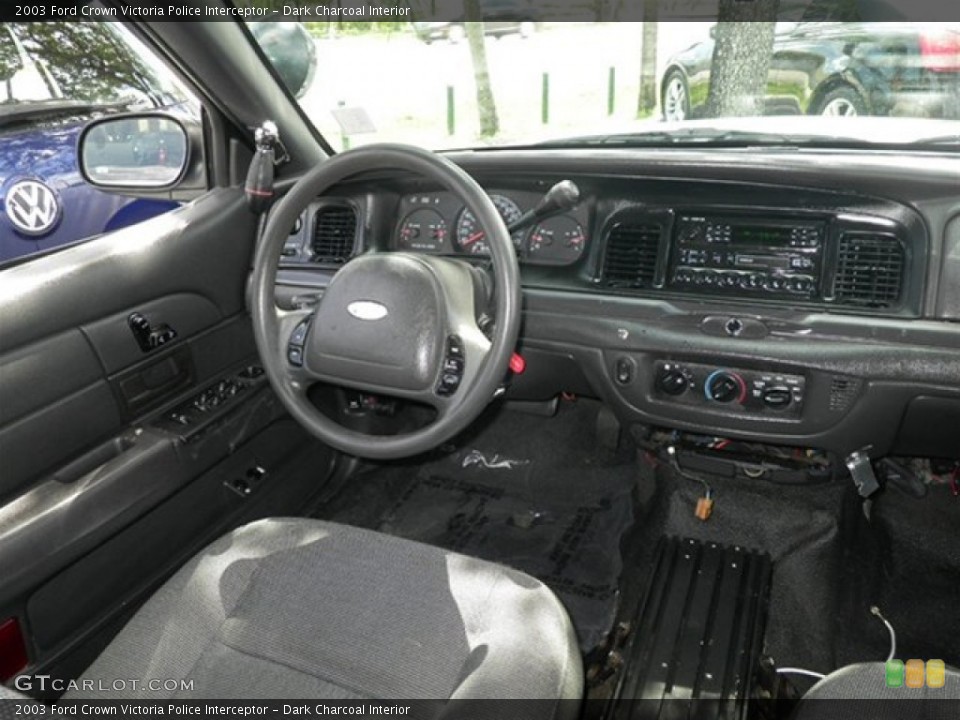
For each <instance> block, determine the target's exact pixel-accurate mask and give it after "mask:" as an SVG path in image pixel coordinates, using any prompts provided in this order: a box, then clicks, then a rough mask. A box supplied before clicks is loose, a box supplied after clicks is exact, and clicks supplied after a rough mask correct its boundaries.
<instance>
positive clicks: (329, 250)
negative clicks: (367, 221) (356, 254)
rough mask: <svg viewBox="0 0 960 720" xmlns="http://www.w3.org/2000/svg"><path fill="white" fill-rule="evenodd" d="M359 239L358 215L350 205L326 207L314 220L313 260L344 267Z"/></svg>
mask: <svg viewBox="0 0 960 720" xmlns="http://www.w3.org/2000/svg"><path fill="white" fill-rule="evenodd" d="M356 237H357V213H356V211H355V210H354V209H353V208H352V207H350V206H349V205H326V206H324V207H321V208H320V209H319V210H317V214H316V216H315V217H314V220H313V240H312V241H311V243H310V250H311V252H312V258H311V259H312V260H313V262H317V263H329V264H331V265H343V264H344V263H345V262H346V261H347V260H349V259H350V256H351V255H352V254H353V245H354V241H355V240H356Z"/></svg>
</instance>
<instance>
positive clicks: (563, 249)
mask: <svg viewBox="0 0 960 720" xmlns="http://www.w3.org/2000/svg"><path fill="white" fill-rule="evenodd" d="M586 244H587V237H586V235H585V234H584V232H583V227H582V226H581V225H580V223H578V222H577V221H576V220H574V219H573V218H572V217H570V216H569V215H558V216H557V217H554V218H549V219H547V220H544V221H543V222H542V223H540V224H539V225H537V226H536V227H535V228H533V231H532V232H531V233H530V237H529V238H528V239H527V259H528V261H529V262H532V263H540V264H543V265H570V264H571V263H573V262H576V261H577V260H578V259H579V258H580V256H581V255H582V254H583V249H584V247H585V246H586Z"/></svg>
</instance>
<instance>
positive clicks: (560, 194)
mask: <svg viewBox="0 0 960 720" xmlns="http://www.w3.org/2000/svg"><path fill="white" fill-rule="evenodd" d="M579 202H580V188H578V187H577V185H576V183H574V182H573V181H572V180H561V181H560V182H558V183H557V184H556V185H554V186H553V187H552V188H550V189H549V190H547V192H546V194H545V195H544V196H543V197H542V198H540V202H538V203H537V206H536V207H535V208H533V210H528V211H527V212H525V213H524V214H523V215H521V216H520V217H518V218H517V219H516V220H514V221H513V222H512V223H510V224H509V225H507V232H509V233H510V234H511V235H513V234H514V233H515V232H517V231H518V230H525V229H527V228H528V227H531V226H532V225H536V224H537V223H539V222H541V221H543V220H546V219H547V218H548V217H553V216H554V215H559V214H560V213H565V212H567V211H568V210H573V208H575V207H576V206H577V204H578V203H579Z"/></svg>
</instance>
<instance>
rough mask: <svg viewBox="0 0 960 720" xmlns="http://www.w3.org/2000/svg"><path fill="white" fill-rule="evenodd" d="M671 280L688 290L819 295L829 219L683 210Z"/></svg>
mask: <svg viewBox="0 0 960 720" xmlns="http://www.w3.org/2000/svg"><path fill="white" fill-rule="evenodd" d="M675 228H676V229H675V234H674V243H673V252H672V253H671V257H670V268H669V272H668V274H667V285H668V286H669V287H671V288H676V289H683V290H697V289H699V290H702V291H704V292H721V293H732V294H738V295H743V294H753V293H757V294H764V295H767V296H770V295H779V296H786V297H802V298H805V299H806V298H814V297H816V296H817V295H818V292H819V284H820V271H821V267H822V259H823V248H824V236H825V234H826V223H825V222H824V221H822V220H798V219H793V218H790V219H784V218H779V219H773V218H763V217H751V216H723V217H721V216H704V215H681V216H680V217H679V218H678V219H677V223H676V226H675Z"/></svg>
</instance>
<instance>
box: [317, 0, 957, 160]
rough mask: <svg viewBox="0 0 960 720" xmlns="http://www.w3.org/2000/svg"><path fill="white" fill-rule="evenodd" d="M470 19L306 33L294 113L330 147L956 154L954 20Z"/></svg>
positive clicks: (532, 14) (325, 27)
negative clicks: (930, 145) (936, 149)
mask: <svg viewBox="0 0 960 720" xmlns="http://www.w3.org/2000/svg"><path fill="white" fill-rule="evenodd" d="M653 4H654V5H655V4H656V3H653ZM814 5H819V6H822V5H823V4H822V3H819V4H817V3H814ZM482 7H483V10H482V12H483V17H485V21H484V22H456V21H450V22H446V21H444V22H441V21H429V22H427V21H423V22H419V21H417V22H349V21H347V20H346V19H343V18H341V19H339V20H330V21H326V22H308V23H305V26H306V28H307V30H308V31H309V33H310V34H311V35H312V37H313V40H314V43H315V48H316V73H315V77H314V78H313V82H312V84H311V85H310V87H308V88H306V89H305V91H304V92H303V93H302V95H301V97H300V100H299V102H300V103H301V105H302V107H303V109H304V111H305V112H306V114H307V116H308V117H309V118H310V120H311V121H312V122H313V123H314V124H315V125H316V127H317V128H318V129H319V130H320V132H321V133H322V134H323V135H324V136H325V137H326V139H327V140H328V141H329V142H330V144H331V145H332V146H333V147H334V148H336V149H343V148H347V147H350V146H356V145H361V144H366V143H371V142H384V141H388V142H405V143H413V144H416V145H421V146H425V147H428V148H431V149H447V148H463V147H478V146H504V145H528V144H541V143H545V142H551V141H554V142H557V141H559V142H561V143H569V144H577V143H581V142H583V143H587V142H589V143H606V142H612V143H621V144H623V143H638V144H662V143H667V142H670V143H675V142H691V143H695V142H700V143H710V142H728V143H734V144H736V143H737V142H740V141H742V142H743V143H744V144H755V143H764V142H770V143H773V144H780V143H791V144H802V143H810V144H818V143H826V142H828V141H829V142H836V143H841V144H843V143H890V144H903V143H924V142H935V143H937V144H941V145H944V144H946V145H948V144H953V143H956V142H957V141H960V121H958V118H960V23H863V22H833V21H791V22H778V23H774V22H719V23H711V22H658V21H650V22H550V21H549V20H545V19H543V18H542V17H541V15H540V14H538V13H537V12H536V11H535V9H534V6H533V5H530V4H523V3H517V2H510V1H509V0H490V1H489V2H487V3H484V4H483V6H482ZM801 19H802V16H801ZM677 130H682V132H676V131H677Z"/></svg>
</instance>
